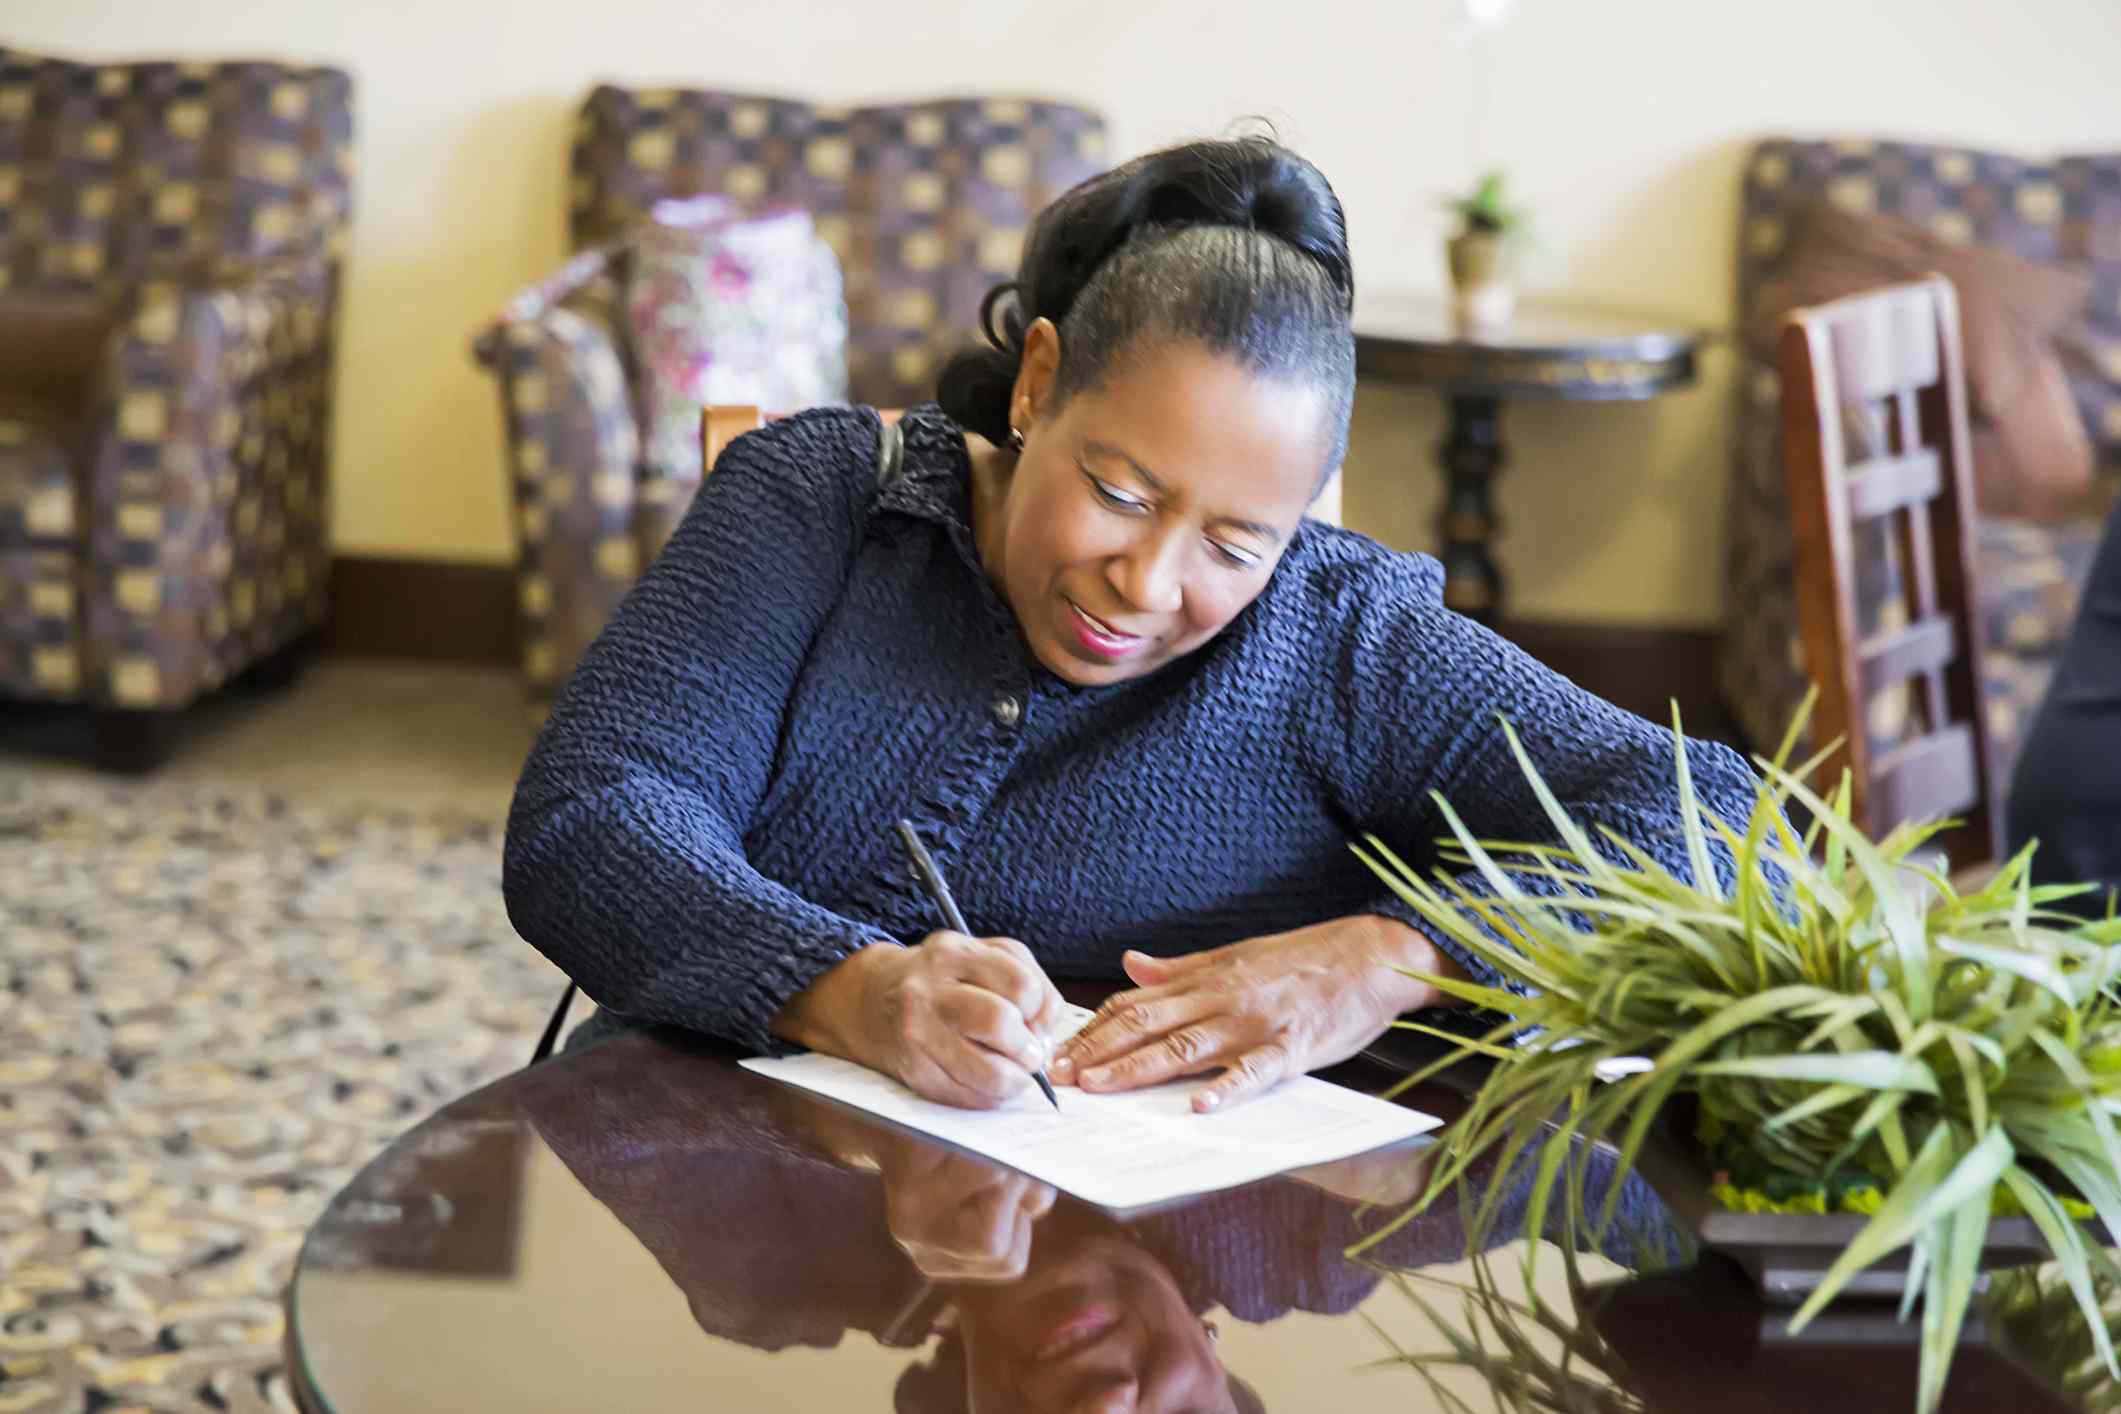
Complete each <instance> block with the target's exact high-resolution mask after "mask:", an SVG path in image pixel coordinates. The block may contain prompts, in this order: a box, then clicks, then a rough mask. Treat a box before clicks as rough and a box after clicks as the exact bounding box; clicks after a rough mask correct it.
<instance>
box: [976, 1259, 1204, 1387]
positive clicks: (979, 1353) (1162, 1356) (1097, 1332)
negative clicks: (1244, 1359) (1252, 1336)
mask: <svg viewBox="0 0 2121 1414" xmlns="http://www.w3.org/2000/svg"><path fill="white" fill-rule="evenodd" d="M1057 1245H1059V1246H1060V1248H1061V1250H1060V1251H1058V1252H1053V1251H1051V1250H1046V1251H1041V1250H1040V1248H1039V1247H1038V1246H1037V1244H1036V1243H1034V1245H1033V1248H1032V1258H1031V1269H1030V1271H1029V1272H1028V1273H1027V1274H1026V1275H1025V1277H1024V1278H1023V1280H1021V1281H1018V1282H1014V1283H1011V1284H1010V1285H1007V1286H994V1287H979V1288H966V1289H964V1291H963V1294H962V1295H961V1296H960V1299H959V1319H960V1322H961V1328H962V1330H963V1333H964V1338H965V1365H966V1374H967V1380H968V1384H969V1388H968V1389H967V1391H966V1395H967V1400H966V1402H967V1404H968V1406H969V1407H970V1409H971V1411H972V1414H991V1411H996V1410H1005V1409H1006V1410H1012V1411H1019V1414H1232V1411H1233V1410H1234V1409H1235V1407H1236V1406H1235V1405H1234V1404H1233V1402H1232V1400H1231V1396H1230V1377H1229V1376H1228V1375H1227V1374H1226V1373H1225V1372H1224V1370H1223V1367H1222V1364H1221V1362H1219V1361H1218V1360H1217V1359H1216V1358H1215V1347H1214V1346H1213V1345H1212V1344H1211V1343H1210V1342H1209V1340H1208V1336H1207V1332H1206V1331H1205V1330H1204V1329H1203V1328H1202V1326H1201V1323H1200V1322H1199V1321H1198V1320H1197V1319H1195V1318H1194V1315H1193V1313H1192V1312H1191V1311H1189V1310H1187V1309H1186V1303H1185V1298H1184V1297H1183V1296H1181V1295H1180V1294H1179V1290H1178V1286H1177V1284H1176V1283H1175V1282H1173V1281H1172V1279H1171V1274H1170V1273H1169V1272H1167V1271H1165V1270H1164V1268H1163V1267H1162V1266H1161V1265H1159V1264H1158V1263H1157V1262H1156V1261H1155V1260H1154V1259H1153V1258H1151V1257H1150V1256H1149V1254H1148V1253H1146V1252H1144V1251H1142V1250H1141V1249H1140V1248H1139V1247H1137V1246H1135V1245H1134V1244H1133V1243H1132V1242H1129V1241H1128V1240H1127V1239H1126V1238H1125V1237H1124V1236H1123V1235H1121V1234H1119V1233H1117V1232H1111V1233H1104V1232H1093V1233H1091V1234H1089V1235H1087V1236H1084V1237H1082V1238H1081V1239H1080V1240H1077V1241H1072V1242H1064V1243H1060V1244H1057Z"/></svg>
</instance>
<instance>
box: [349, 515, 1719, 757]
mask: <svg viewBox="0 0 2121 1414" xmlns="http://www.w3.org/2000/svg"><path fill="white" fill-rule="evenodd" d="M1502 633H1503V636H1504V637H1505V638H1508V639H1510V640H1511V641H1512V642H1513V643H1516V644H1517V645H1518V646H1519V647H1521V648H1523V649H1524V650H1525V651H1526V652H1527V653H1530V654H1531V655H1532V656H1533V657H1535V658H1537V659H1539V661H1540V662H1542V663H1545V664H1546V665H1547V666H1548V667H1550V668H1552V669H1554V670H1555V671H1556V672H1558V673H1560V674H1561V675H1562V676H1564V677H1566V678H1569V679H1570V680H1571V681H1573V682H1576V683H1578V684H1579V685H1581V686H1583V687H1585V688H1588V689H1589V690H1590V691H1592V692H1595V693H1597V694H1598V695H1599V696H1600V697H1603V698H1605V699H1606V700H1607V701H1609V702H1614V703H1617V704H1619V705H1620V706H1622V707H1625V708H1627V709H1628V710H1629V711H1630V712H1634V713H1636V714H1637V715H1639V716H1643V717H1647V718H1649V719H1650V720H1651V721H1653V722H1657V723H1660V724H1661V723H1665V722H1668V721H1670V720H1671V713H1672V709H1671V703H1672V701H1673V700H1674V699H1677V701H1678V703H1679V710H1680V712H1681V713H1682V714H1683V715H1684V717H1685V719H1686V726H1687V732H1688V734H1689V735H1693V736H1705V737H1709V738H1712V739H1714V740H1718V741H1737V740H1738V739H1739V738H1738V736H1737V727H1736V724H1735V723H1734V722H1733V721H1732V720H1731V715H1730V713H1729V712H1728V711H1726V710H1725V709H1724V707H1723V704H1722V702H1721V701H1720V700H1719V699H1718V698H1717V695H1716V672H1715V658H1716V637H1717V635H1716V630H1714V629H1707V628H1655V627H1639V626H1618V625H1612V624H1583V623H1561V622H1556V621H1553V620H1529V621H1512V622H1508V623H1505V624H1504V625H1503V626H1502ZM321 646H322V647H323V649H324V651H325V652H327V653H336V654H344V655H347V656H358V657H373V658H412V659H420V660H425V661H428V662H447V663H478V664H499V665H502V666H513V665H514V664H515V662H516V577H515V571H514V569H512V568H511V567H509V566H507V565H489V564H463V563H457V562H454V561H442V560H395V559H384V558H381V557H377V556H369V555H340V556H338V557H336V558H335V559H334V560H333V561H332V588H331V619H330V621H329V622H328V623H327V624H326V626H325V629H324V636H323V640H322V644H321Z"/></svg>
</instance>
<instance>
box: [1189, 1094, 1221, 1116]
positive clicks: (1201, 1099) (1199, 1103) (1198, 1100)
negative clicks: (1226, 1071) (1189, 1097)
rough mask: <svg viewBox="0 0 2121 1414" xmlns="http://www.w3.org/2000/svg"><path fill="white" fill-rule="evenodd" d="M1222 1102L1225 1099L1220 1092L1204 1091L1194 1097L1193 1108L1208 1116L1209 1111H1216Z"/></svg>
mask: <svg viewBox="0 0 2121 1414" xmlns="http://www.w3.org/2000/svg"><path fill="white" fill-rule="evenodd" d="M1222 1102H1223V1097H1222V1093H1221V1092H1220V1091H1217V1090H1203V1091H1201V1092H1200V1094H1198V1095H1196V1096H1194V1097H1193V1108H1194V1109H1196V1110H1198V1111H1200V1112H1201V1113H1202V1114H1206V1113H1207V1112H1208V1111H1209V1110H1212V1109H1214V1108H1215V1107H1216V1106H1217V1105H1219V1104H1221V1103H1222Z"/></svg>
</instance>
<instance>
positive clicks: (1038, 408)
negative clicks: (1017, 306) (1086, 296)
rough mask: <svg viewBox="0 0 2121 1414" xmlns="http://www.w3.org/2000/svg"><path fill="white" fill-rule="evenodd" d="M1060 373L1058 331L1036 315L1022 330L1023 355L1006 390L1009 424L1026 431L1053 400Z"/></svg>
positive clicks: (1051, 322)
mask: <svg viewBox="0 0 2121 1414" xmlns="http://www.w3.org/2000/svg"><path fill="white" fill-rule="evenodd" d="M1059 376H1060V330H1059V329H1057V328H1055V327H1054V324H1053V321H1052V320H1050V319H1046V318H1038V319H1034V320H1032V321H1031V327H1030V328H1028V329H1026V330H1025V331H1024V357H1023V361H1022V362H1021V363H1020V364H1018V365H1017V370H1016V386H1015V388H1013V389H1012V390H1011V391H1010V393H1009V425H1010V426H1012V427H1014V428H1016V429H1017V430H1019V431H1021V432H1025V433H1028V432H1030V430H1031V424H1032V423H1034V422H1036V421H1038V419H1039V416H1040V415H1041V414H1042V413H1044V412H1045V410H1046V409H1047V407H1048V406H1049V405H1050V404H1051V402H1052V399H1053V384H1054V381H1055V380H1056V379H1057V378H1059Z"/></svg>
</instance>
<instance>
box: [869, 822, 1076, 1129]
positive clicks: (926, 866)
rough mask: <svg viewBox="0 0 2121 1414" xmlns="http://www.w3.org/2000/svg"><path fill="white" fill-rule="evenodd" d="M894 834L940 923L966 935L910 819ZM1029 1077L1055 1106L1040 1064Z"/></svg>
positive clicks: (1057, 1102) (1056, 1100) (962, 917)
mask: <svg viewBox="0 0 2121 1414" xmlns="http://www.w3.org/2000/svg"><path fill="white" fill-rule="evenodd" d="M898 834H899V838H900V839H902V840H904V841H905V842H906V857H907V858H908V859H911V860H912V861H913V872H914V874H915V875H916V876H918V877H919V879H920V881H921V887H922V888H924V889H926V890H927V891H928V897H929V898H931V899H934V900H935V906H936V909H937V910H938V911H939V912H940V913H941V914H942V915H943V924H944V926H946V927H948V928H949V929H950V930H951V931H952V932H957V933H963V934H965V935H966V936H967V937H970V936H971V934H972V930H971V929H970V928H968V927H966V926H965V915H964V914H962V913H959V912H958V911H957V900H956V899H954V898H952V897H950V886H949V885H948V884H946V883H944V882H943V871H942V870H940V869H938V868H936V867H935V860H934V859H933V858H931V857H930V856H929V854H928V850H927V848H926V846H924V845H922V844H921V837H920V835H919V834H917V833H916V832H915V831H914V828H913V822H912V821H911V820H901V821H899V822H898ZM1031 1078H1032V1079H1033V1080H1036V1081H1037V1082H1038V1088H1039V1089H1040V1090H1042V1091H1044V1092H1045V1095H1046V1099H1047V1100H1048V1101H1049V1102H1050V1103H1051V1104H1052V1106H1053V1108H1054V1109H1056V1110H1057V1109H1059V1108H1060V1096H1058V1095H1056V1094H1054V1093H1053V1082H1052V1081H1050V1080H1048V1079H1047V1078H1046V1068H1045V1067H1044V1066H1040V1067H1039V1068H1038V1069H1037V1070H1034V1071H1032V1072H1031Z"/></svg>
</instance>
